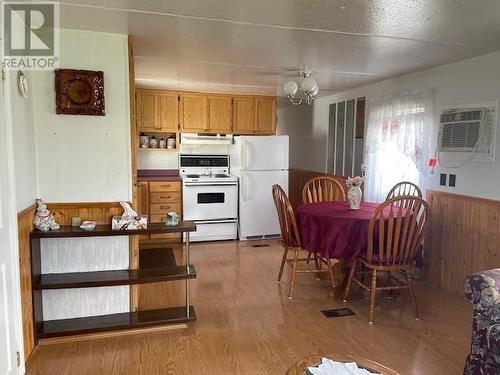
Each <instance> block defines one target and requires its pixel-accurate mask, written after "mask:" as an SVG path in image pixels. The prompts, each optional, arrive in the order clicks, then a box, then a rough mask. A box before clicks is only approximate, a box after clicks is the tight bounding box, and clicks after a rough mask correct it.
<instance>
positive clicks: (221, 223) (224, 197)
mask: <svg viewBox="0 0 500 375" xmlns="http://www.w3.org/2000/svg"><path fill="white" fill-rule="evenodd" d="M229 168H230V166H229V155H197V154H181V155H179V174H180V176H181V177H182V204H183V219H184V220H193V221H195V222H196V227H197V230H196V232H193V233H192V234H191V235H190V240H191V241H217V240H234V239H236V238H237V236H238V177H236V176H233V175H231V174H229Z"/></svg>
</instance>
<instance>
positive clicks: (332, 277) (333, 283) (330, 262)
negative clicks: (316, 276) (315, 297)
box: [326, 259, 337, 299]
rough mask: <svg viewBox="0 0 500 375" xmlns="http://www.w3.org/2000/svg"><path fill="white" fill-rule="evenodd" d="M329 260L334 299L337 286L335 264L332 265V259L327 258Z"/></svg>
mask: <svg viewBox="0 0 500 375" xmlns="http://www.w3.org/2000/svg"><path fill="white" fill-rule="evenodd" d="M326 261H327V262H328V271H329V272H330V279H331V280H332V294H333V299H335V287H336V286H337V285H336V284H335V277H334V275H333V265H332V260H331V259H327V260H326Z"/></svg>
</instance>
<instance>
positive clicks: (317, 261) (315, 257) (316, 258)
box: [314, 253, 321, 280]
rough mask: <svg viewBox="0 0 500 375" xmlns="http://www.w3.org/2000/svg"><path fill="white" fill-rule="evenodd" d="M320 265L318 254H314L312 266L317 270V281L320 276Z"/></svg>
mask: <svg viewBox="0 0 500 375" xmlns="http://www.w3.org/2000/svg"><path fill="white" fill-rule="evenodd" d="M320 263H321V259H319V256H318V253H314V265H315V266H316V269H317V270H318V272H317V273H316V279H317V280H319V279H320V275H321V272H320V269H321V268H320V266H319V264H320Z"/></svg>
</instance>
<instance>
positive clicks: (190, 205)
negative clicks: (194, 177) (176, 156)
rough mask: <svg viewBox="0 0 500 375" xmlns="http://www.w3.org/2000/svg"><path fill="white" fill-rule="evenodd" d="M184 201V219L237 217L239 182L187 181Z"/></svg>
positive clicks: (183, 193) (184, 186) (184, 185)
mask: <svg viewBox="0 0 500 375" xmlns="http://www.w3.org/2000/svg"><path fill="white" fill-rule="evenodd" d="M182 203H183V217H184V220H219V219H236V218H237V217H238V183H237V182H235V183H230V182H229V183H219V184H216V185H215V184H212V183H200V182H185V183H184V184H183V189H182Z"/></svg>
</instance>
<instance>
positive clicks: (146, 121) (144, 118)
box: [136, 90, 157, 131]
mask: <svg viewBox="0 0 500 375" xmlns="http://www.w3.org/2000/svg"><path fill="white" fill-rule="evenodd" d="M136 102H137V129H138V130H139V131H141V130H150V131H151V130H157V121H156V94H155V93H154V92H152V91H143V90H137V92H136Z"/></svg>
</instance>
